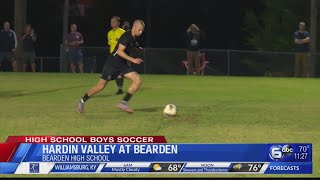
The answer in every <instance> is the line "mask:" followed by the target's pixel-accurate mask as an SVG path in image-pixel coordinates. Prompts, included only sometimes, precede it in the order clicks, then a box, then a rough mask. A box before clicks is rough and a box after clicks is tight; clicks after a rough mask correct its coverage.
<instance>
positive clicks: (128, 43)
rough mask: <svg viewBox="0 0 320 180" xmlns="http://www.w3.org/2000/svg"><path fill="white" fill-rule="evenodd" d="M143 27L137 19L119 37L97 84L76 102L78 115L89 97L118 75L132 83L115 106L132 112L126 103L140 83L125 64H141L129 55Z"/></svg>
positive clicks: (135, 74)
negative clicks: (130, 27) (128, 62)
mask: <svg viewBox="0 0 320 180" xmlns="http://www.w3.org/2000/svg"><path fill="white" fill-rule="evenodd" d="M144 27H145V24H144V22H143V21H142V20H140V19H138V20H136V21H134V23H133V26H132V29H131V31H127V32H125V33H124V34H122V35H121V37H120V39H119V41H118V43H117V45H116V47H115V49H114V51H113V53H112V55H110V56H109V57H108V59H107V61H106V62H105V65H104V67H103V70H102V74H101V77H100V80H99V82H98V84H97V85H96V86H94V87H92V88H91V89H89V91H88V92H87V93H86V94H85V95H84V96H83V97H82V98H81V99H80V101H79V102H78V112H79V113H83V112H84V104H85V102H86V101H87V100H88V99H89V98H90V97H92V96H93V95H95V94H97V93H98V92H100V91H102V90H103V89H104V88H105V87H106V85H107V84H108V82H109V81H112V80H115V79H116V78H117V77H118V76H119V75H121V76H123V77H125V78H128V79H130V80H131V81H132V82H131V85H130V87H129V89H128V91H127V94H126V95H125V96H124V98H123V100H122V102H120V103H119V104H118V105H117V107H118V108H119V109H121V110H123V111H125V112H128V113H132V112H133V110H132V109H131V108H129V106H128V102H129V100H130V98H131V97H132V96H133V95H134V94H135V92H136V91H137V90H138V89H139V87H140V85H141V82H142V81H141V79H140V76H139V74H138V73H137V72H135V71H134V70H133V68H132V67H131V66H129V65H128V64H127V61H130V62H132V63H134V64H140V63H141V62H143V61H142V59H140V58H133V57H131V56H129V55H130V53H131V51H132V50H133V49H135V48H136V44H137V42H136V37H138V36H140V35H141V34H142V32H143V30H144Z"/></svg>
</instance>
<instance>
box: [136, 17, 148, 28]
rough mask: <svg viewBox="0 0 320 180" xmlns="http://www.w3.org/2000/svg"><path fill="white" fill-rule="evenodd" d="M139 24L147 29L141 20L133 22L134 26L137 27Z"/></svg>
mask: <svg viewBox="0 0 320 180" xmlns="http://www.w3.org/2000/svg"><path fill="white" fill-rule="evenodd" d="M137 23H139V24H141V25H142V26H143V27H145V26H146V25H145V24H144V22H143V21H142V20H141V19H137V20H135V21H134V22H133V25H135V24H137Z"/></svg>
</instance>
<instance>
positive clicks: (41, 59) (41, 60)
mask: <svg viewBox="0 0 320 180" xmlns="http://www.w3.org/2000/svg"><path fill="white" fill-rule="evenodd" d="M40 71H41V72H43V58H42V57H41V58H40Z"/></svg>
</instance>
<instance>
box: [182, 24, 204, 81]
mask: <svg viewBox="0 0 320 180" xmlns="http://www.w3.org/2000/svg"><path fill="white" fill-rule="evenodd" d="M202 36H203V34H202V33H201V32H200V29H199V27H198V26H196V25H195V24H192V25H191V26H190V27H189V28H188V30H187V32H186V37H185V38H186V45H187V60H188V66H189V68H188V75H192V74H193V73H194V71H195V72H196V75H200V58H199V55H200V45H201V41H202V39H203V37H202Z"/></svg>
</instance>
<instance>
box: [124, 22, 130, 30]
mask: <svg viewBox="0 0 320 180" xmlns="http://www.w3.org/2000/svg"><path fill="white" fill-rule="evenodd" d="M122 29H124V30H125V31H130V29H131V26H130V23H129V22H128V21H125V22H123V24H122Z"/></svg>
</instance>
